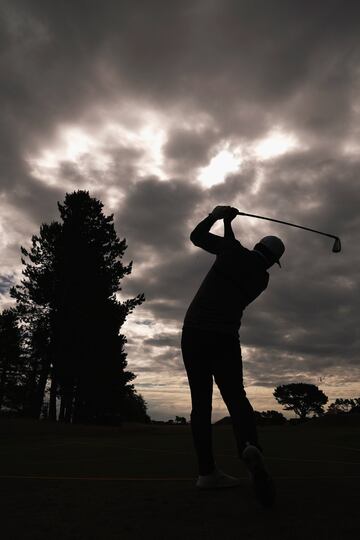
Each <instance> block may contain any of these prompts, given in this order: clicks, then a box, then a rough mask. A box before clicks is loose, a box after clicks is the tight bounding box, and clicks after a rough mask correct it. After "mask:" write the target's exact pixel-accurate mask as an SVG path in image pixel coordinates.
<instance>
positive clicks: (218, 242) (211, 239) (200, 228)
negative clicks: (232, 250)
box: [190, 214, 226, 255]
mask: <svg viewBox="0 0 360 540" xmlns="http://www.w3.org/2000/svg"><path fill="white" fill-rule="evenodd" d="M216 221H217V220H216V219H215V218H214V217H213V216H212V215H211V214H209V215H208V216H207V217H206V218H205V219H203V220H202V221H200V223H199V224H198V225H196V227H195V229H194V230H193V231H192V233H191V234H190V240H191V241H192V243H193V244H194V245H195V246H198V247H200V248H202V249H204V250H205V251H208V252H209V253H213V254H214V255H217V254H218V253H219V252H220V251H222V249H224V246H225V243H226V240H225V238H223V237H221V236H217V235H216V234H212V233H210V232H209V231H210V229H211V227H212V226H213V225H214V223H215V222H216Z"/></svg>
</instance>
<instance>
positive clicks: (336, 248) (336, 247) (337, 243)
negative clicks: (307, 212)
mask: <svg viewBox="0 0 360 540" xmlns="http://www.w3.org/2000/svg"><path fill="white" fill-rule="evenodd" d="M238 215H239V216H248V217H253V218H258V219H266V220H267V221H275V223H282V224H283V225H290V227H297V228H298V229H304V230H305V231H311V232H314V233H317V234H322V235H323V236H329V237H330V238H334V240H335V241H334V245H333V248H332V250H333V252H334V253H339V252H340V251H341V242H340V238H339V237H338V236H335V235H334V234H328V233H324V232H321V231H316V230H315V229H310V228H309V227H303V226H302V225H295V224H294V223H289V222H288V221H280V219H272V218H268V217H264V216H256V215H255V214H246V213H245V212H239V211H238Z"/></svg>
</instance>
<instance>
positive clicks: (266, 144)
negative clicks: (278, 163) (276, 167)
mask: <svg viewBox="0 0 360 540" xmlns="http://www.w3.org/2000/svg"><path fill="white" fill-rule="evenodd" d="M298 147H299V142H298V139H297V138H296V137H295V135H292V134H290V133H285V132H283V131H280V130H273V131H271V132H270V133H269V135H267V136H266V137H265V138H264V139H261V140H260V141H259V142H258V143H256V144H255V145H254V154H255V156H256V157H257V158H258V159H260V160H266V159H271V158H274V157H278V156H281V155H282V154H286V152H289V151H291V150H294V149H295V148H298Z"/></svg>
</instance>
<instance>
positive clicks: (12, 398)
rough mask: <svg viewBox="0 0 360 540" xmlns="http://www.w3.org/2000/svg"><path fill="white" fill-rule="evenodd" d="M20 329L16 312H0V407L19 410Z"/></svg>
mask: <svg viewBox="0 0 360 540" xmlns="http://www.w3.org/2000/svg"><path fill="white" fill-rule="evenodd" d="M22 362H23V356H22V350H21V330H20V328H19V326H18V320H17V314H16V312H15V311H14V310H13V309H5V310H4V311H3V312H2V313H1V314H0V409H2V407H4V406H5V407H7V408H9V409H12V410H14V409H15V410H20V409H21V404H22V397H23V396H22V394H23V392H22V390H23V387H22V380H21V373H22Z"/></svg>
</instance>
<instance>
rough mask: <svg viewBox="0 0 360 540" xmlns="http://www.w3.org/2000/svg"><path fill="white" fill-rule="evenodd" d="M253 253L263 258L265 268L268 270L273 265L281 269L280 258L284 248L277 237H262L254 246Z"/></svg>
mask: <svg viewBox="0 0 360 540" xmlns="http://www.w3.org/2000/svg"><path fill="white" fill-rule="evenodd" d="M254 251H257V252H258V253H260V255H262V256H263V258H264V260H265V262H266V263H267V265H266V267H267V268H270V266H272V265H273V264H275V263H278V265H279V266H280V267H281V264H280V260H279V259H280V257H281V256H282V254H283V253H284V251H285V246H284V244H283V242H282V240H280V238H278V237H277V236H264V238H262V239H261V240H260V241H259V242H258V243H257V244H256V245H255V246H254Z"/></svg>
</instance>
